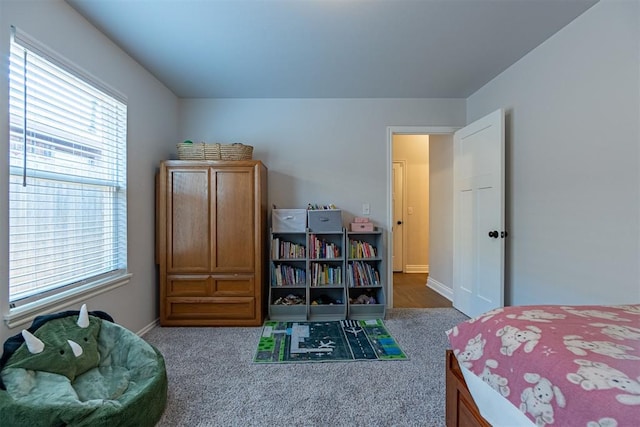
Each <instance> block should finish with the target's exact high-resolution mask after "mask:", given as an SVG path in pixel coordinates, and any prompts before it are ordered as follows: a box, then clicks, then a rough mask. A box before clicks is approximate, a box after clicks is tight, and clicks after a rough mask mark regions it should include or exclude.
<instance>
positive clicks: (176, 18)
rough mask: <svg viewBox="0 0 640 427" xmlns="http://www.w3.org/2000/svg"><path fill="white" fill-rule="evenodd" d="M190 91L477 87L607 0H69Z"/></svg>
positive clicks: (333, 93) (226, 94)
mask: <svg viewBox="0 0 640 427" xmlns="http://www.w3.org/2000/svg"><path fill="white" fill-rule="evenodd" d="M66 1H67V3H68V4H69V5H70V6H71V7H73V8H74V9H76V10H77V11H78V12H79V13H80V14H82V15H83V16H84V17H85V18H86V19H87V20H89V21H90V22H91V23H92V24H93V25H94V26H96V27H97V28H98V29H99V30H100V31H102V32H103V33H104V34H106V35H107V36H108V37H109V38H110V39H111V40H113V42H115V43H116V44H117V45H118V46H120V47H121V48H122V49H123V50H124V51H126V52H127V53H128V54H129V55H130V56H131V57H133V58H134V59H135V60H136V61H138V62H139V63H140V64H142V66H143V67H145V68H146V69H147V70H148V71H149V72H151V73H152V74H153V75H154V76H156V78H158V79H159V80H160V81H161V82H163V83H164V84H165V85H166V86H167V87H168V88H169V89H170V90H172V91H173V92H174V93H175V94H176V95H177V96H178V97H181V98H467V97H468V96H469V95H471V94H473V93H474V92H475V91H476V90H478V89H479V88H481V87H482V86H483V85H484V84H486V83H487V82H488V81H490V80H491V79H492V78H494V77H495V76H497V75H498V74H500V73H501V72H502V71H504V70H505V69H506V68H507V67H509V66H510V65H511V64H513V63H514V62H516V61H517V60H518V59H520V58H522V57H523V56H524V55H525V54H527V53H528V52H529V51H531V50H532V49H533V48H535V47H536V46H538V45H539V44H541V43H542V42H544V41H545V40H546V39H548V38H549V37H550V36H552V35H553V34H554V33H556V32H557V31H558V30H559V29H561V28H562V27H564V26H565V25H567V24H568V23H569V22H571V21H572V20H574V19H575V18H576V17H577V16H579V15H580V14H581V13H583V12H584V11H585V10H587V9H588V8H589V7H591V6H592V5H593V4H595V3H596V2H597V0H136V1H132V0H129V1H122V0H66Z"/></svg>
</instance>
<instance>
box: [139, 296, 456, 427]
mask: <svg viewBox="0 0 640 427" xmlns="http://www.w3.org/2000/svg"><path fill="white" fill-rule="evenodd" d="M466 319H467V317H466V316H465V315H463V314H462V313H460V312H459V311H457V310H455V309H453V308H434V309H412V308H408V309H400V308H399V309H391V310H389V312H388V314H387V318H386V319H385V325H386V326H387V329H388V330H389V332H390V333H391V334H392V335H393V336H394V337H395V339H396V340H397V342H398V344H400V346H401V347H402V349H403V350H404V352H405V353H406V355H407V356H408V357H409V360H400V361H349V362H325V363H293V364H266V365H265V364H256V363H253V358H254V355H255V351H256V347H257V344H258V340H259V337H260V332H261V330H262V328H261V327H251V328H247V327H232V328H229V327H215V328H204V327H203V328H162V327H157V328H154V329H152V330H151V331H149V332H148V333H147V334H145V335H144V337H143V338H144V339H145V340H147V341H148V342H150V343H151V344H153V345H154V346H156V347H157V348H158V349H159V350H160V351H161V352H162V354H163V355H164V357H165V361H166V364H167V375H168V378H169V392H168V402H167V408H166V410H165V413H164V415H163V417H162V419H161V420H160V423H159V424H158V425H159V426H190V427H193V426H269V427H273V426H434V427H436V426H437V427H440V426H444V425H445V418H444V414H445V407H444V405H445V379H444V372H445V370H444V369H445V349H447V348H448V347H449V346H448V341H447V338H446V335H445V331H446V330H447V329H449V328H451V327H453V326H454V325H456V324H457V323H459V322H461V321H464V320H466Z"/></svg>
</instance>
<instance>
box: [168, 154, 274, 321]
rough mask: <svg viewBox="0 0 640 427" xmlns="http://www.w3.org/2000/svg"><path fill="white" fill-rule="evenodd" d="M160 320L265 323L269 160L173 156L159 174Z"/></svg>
mask: <svg viewBox="0 0 640 427" xmlns="http://www.w3.org/2000/svg"><path fill="white" fill-rule="evenodd" d="M156 200H157V212H156V220H157V225H156V226H157V232H156V234H157V242H156V244H157V253H156V260H157V263H158V264H159V267H160V271H159V273H160V277H159V282H160V284H159V285H160V324H161V325H162V326H259V325H262V322H263V319H264V315H265V307H266V305H265V301H266V300H265V294H266V292H265V289H264V287H265V284H266V283H267V277H266V272H267V271H268V266H267V265H266V256H267V253H266V250H267V245H266V232H267V168H266V167H265V166H264V165H263V164H262V163H261V162H260V161H257V160H212V161H204V160H203V161H191V160H167V161H163V162H161V164H160V170H159V172H158V176H157V198H156Z"/></svg>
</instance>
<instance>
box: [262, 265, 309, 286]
mask: <svg viewBox="0 0 640 427" xmlns="http://www.w3.org/2000/svg"><path fill="white" fill-rule="evenodd" d="M306 283H307V272H306V271H305V270H304V269H303V268H296V267H292V266H290V265H286V264H279V265H274V268H272V269H271V284H272V285H273V286H305V285H306Z"/></svg>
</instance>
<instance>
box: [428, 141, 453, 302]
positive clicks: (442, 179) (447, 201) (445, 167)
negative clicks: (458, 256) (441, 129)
mask: <svg viewBox="0 0 640 427" xmlns="http://www.w3.org/2000/svg"><path fill="white" fill-rule="evenodd" d="M429 216H430V218H431V221H430V223H429V279H428V281H427V284H428V285H429V287H431V288H432V289H434V290H436V291H437V292H439V293H441V294H442V295H444V296H446V297H447V298H449V299H451V300H452V299H453V256H452V255H453V135H430V136H429Z"/></svg>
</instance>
